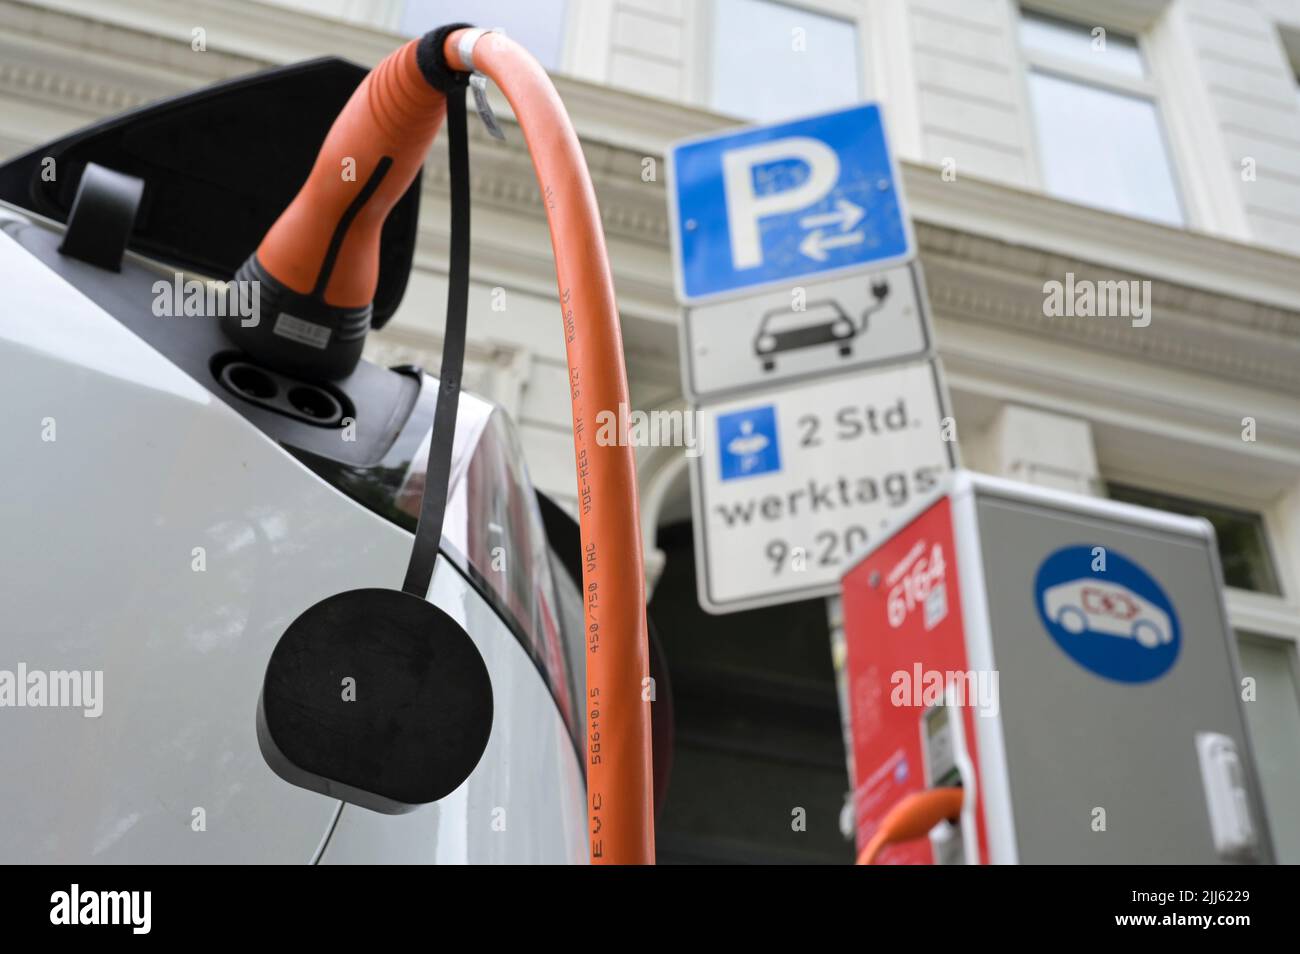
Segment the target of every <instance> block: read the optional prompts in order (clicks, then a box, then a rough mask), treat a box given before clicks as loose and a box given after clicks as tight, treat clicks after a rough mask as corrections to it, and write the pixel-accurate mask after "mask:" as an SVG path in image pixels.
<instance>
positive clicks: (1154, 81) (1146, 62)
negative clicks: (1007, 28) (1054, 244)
mask: <svg viewBox="0 0 1300 954" xmlns="http://www.w3.org/2000/svg"><path fill="white" fill-rule="evenodd" d="M1011 3H1012V7H1013V8H1014V9H1013V21H1012V40H1013V43H1014V45H1015V48H1016V50H1017V51H1018V54H1019V62H1020V67H1021V69H1020V86H1021V96H1022V97H1023V102H1024V107H1025V127H1026V128H1027V129H1028V131H1029V142H1028V143H1027V145H1028V147H1029V148H1028V155H1029V164H1030V169H1031V171H1032V173H1033V176H1034V185H1035V186H1036V188H1038V189H1039V191H1041V192H1043V193H1044V194H1046V195H1053V193H1051V192H1050V191H1049V190H1048V187H1047V177H1046V175H1045V170H1044V168H1043V157H1042V154H1041V152H1040V150H1039V147H1038V117H1037V116H1036V115H1035V113H1034V106H1033V103H1034V97H1033V93H1032V91H1031V89H1030V75H1031V74H1032V73H1033V72H1038V73H1042V74H1045V75H1047V76H1052V77H1055V78H1057V79H1063V80H1067V81H1069V82H1072V83H1077V84H1079V85H1080V86H1088V87H1091V88H1093V89H1099V90H1102V91H1104V92H1108V93H1114V94H1117V95H1121V96H1128V97H1131V98H1137V99H1143V100H1146V101H1148V102H1150V103H1151V105H1152V106H1153V107H1154V108H1155V113H1156V122H1157V132H1159V134H1160V139H1161V141H1162V142H1163V143H1164V147H1165V155H1166V157H1167V159H1168V166H1169V176H1170V179H1171V182H1172V185H1173V188H1174V195H1175V197H1176V198H1177V200H1178V208H1179V211H1180V212H1181V213H1182V222H1181V223H1180V224H1179V225H1171V224H1169V223H1165V222H1158V221H1156V220H1152V219H1148V218H1146V217H1145V216H1140V215H1136V214H1134V213H1132V212H1126V211H1123V210H1121V209H1114V208H1110V207H1107V206H1102V205H1097V206H1090V207H1091V208H1097V209H1100V210H1101V211H1104V212H1109V213H1111V214H1113V215H1122V216H1125V217H1126V218H1131V219H1137V220H1139V221H1144V222H1146V221H1156V224H1159V225H1164V226H1166V227H1167V228H1183V229H1189V228H1196V227H1200V226H1202V225H1203V223H1202V221H1201V218H1202V217H1201V214H1200V210H1199V208H1198V207H1197V203H1196V202H1195V201H1193V193H1192V189H1191V181H1190V178H1189V175H1188V171H1187V170H1186V169H1185V167H1184V158H1183V157H1182V156H1180V155H1179V154H1178V151H1177V150H1176V149H1175V144H1176V142H1177V138H1176V137H1175V136H1174V130H1173V128H1172V126H1171V124H1170V121H1169V115H1168V113H1169V110H1170V108H1171V104H1170V102H1169V97H1167V96H1165V95H1164V94H1163V91H1162V84H1161V82H1160V79H1159V75H1160V71H1159V70H1158V68H1157V56H1156V54H1155V53H1154V51H1153V49H1152V46H1153V44H1152V43H1151V40H1150V35H1149V31H1148V30H1147V29H1135V28H1131V27H1125V26H1115V25H1113V23H1112V22H1099V23H1091V24H1090V23H1088V21H1087V20H1085V19H1082V17H1083V16H1084V15H1085V13H1086V10H1084V9H1083V8H1080V9H1079V10H1078V11H1074V10H1073V9H1070V10H1061V9H1058V8H1055V7H1048V6H1046V5H1040V4H1036V3H1031V2H1024V3H1022V2H1016V0H1011ZM1026 15H1028V16H1031V17H1039V18H1045V19H1049V20H1056V21H1058V22H1061V23H1066V24H1071V25H1074V26H1078V27H1081V28H1083V29H1085V30H1087V31H1088V32H1089V33H1091V31H1092V30H1093V29H1095V28H1097V27H1101V28H1103V29H1104V30H1106V32H1107V35H1108V36H1109V34H1110V33H1111V32H1112V31H1113V32H1115V33H1117V34H1120V35H1122V36H1125V37H1128V38H1131V39H1132V40H1133V42H1134V44H1135V45H1136V46H1137V50H1138V55H1139V56H1140V57H1141V58H1142V64H1143V67H1144V75H1143V76H1141V77H1138V76H1130V75H1128V74H1125V73H1121V72H1119V71H1109V70H1106V69H1102V68H1090V67H1087V66H1084V65H1082V64H1080V63H1076V62H1073V61H1071V60H1065V59H1061V58H1058V57H1053V56H1050V55H1048V54H1045V53H1042V52H1041V51H1038V50H1034V49H1031V48H1030V47H1028V46H1026V45H1025V43H1024V40H1023V38H1022V30H1021V27H1022V24H1023V22H1024V20H1025V18H1026ZM1054 197H1055V196H1054ZM1061 201H1063V202H1073V201H1074V200H1072V199H1067V198H1061Z"/></svg>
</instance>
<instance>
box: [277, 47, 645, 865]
mask: <svg viewBox="0 0 1300 954" xmlns="http://www.w3.org/2000/svg"><path fill="white" fill-rule="evenodd" d="M430 36H432V37H434V38H435V39H441V40H442V51H443V56H444V58H445V61H446V65H447V66H449V67H450V68H451V69H452V70H456V71H461V72H470V71H472V70H473V71H478V72H481V73H483V74H485V75H487V76H488V77H489V78H491V79H492V80H493V81H495V82H496V84H497V86H498V87H499V88H500V89H501V91H502V92H503V93H504V94H505V96H506V99H507V100H508V101H509V102H510V105H511V107H512V109H513V111H514V114H515V118H516V119H517V121H518V123H519V126H520V128H521V129H522V130H523V135H524V139H525V141H526V142H527V145H528V149H529V152H530V154H531V156H532V160H533V166H534V168H535V170H536V173H537V181H538V184H539V185H540V187H541V194H542V203H543V205H544V206H545V209H546V217H547V221H548V223H549V225H550V231H551V244H552V248H553V250H554V254H555V268H556V277H557V280H558V285H559V295H560V307H561V309H562V313H563V330H564V341H565V347H566V350H567V354H568V361H569V395H570V398H571V400H572V405H573V437H574V450H575V463H576V470H577V490H578V507H579V523H580V526H581V534H582V573H583V596H584V602H585V614H586V657H587V658H586V663H587V665H586V671H587V698H586V707H585V711H584V722H585V731H586V735H587V766H586V769H587V798H588V810H589V822H590V858H591V861H592V862H594V863H607V864H608V863H613V864H652V863H653V862H654V821H653V815H652V810H653V795H652V781H653V776H652V761H651V745H650V738H651V736H650V702H649V696H650V693H649V673H650V667H649V655H648V648H647V642H646V620H645V573H644V569H643V567H642V556H641V534H640V518H639V515H638V504H637V486H636V461H635V457H634V452H633V449H632V448H631V447H630V446H628V442H626V441H619V442H617V443H613V444H604V443H601V442H598V441H597V440H596V434H597V431H598V427H597V414H599V413H600V412H601V411H608V412H613V413H617V411H618V409H619V407H621V406H624V405H627V404H628V403H629V401H628V387H627V372H626V369H625V366H624V363H623V340H622V334H621V330H620V327H619V316H618V308H617V305H616V303H615V299H614V285H613V279H612V276H611V271H610V266H609V259H608V256H607V254H606V251H605V237H604V232H603V230H602V228H601V221H600V213H599V210H598V208H597V206H596V195H595V191H594V190H593V188H592V185H591V178H590V176H589V174H588V172H587V165H586V162H585V160H584V159H583V155H582V149H581V147H580V145H579V142H578V137H577V134H576V133H575V132H574V129H573V125H572V123H571V122H570V121H569V117H568V114H567V113H566V111H565V109H564V105H563V103H561V102H560V98H559V95H558V94H557V93H556V91H555V87H554V86H553V85H552V83H551V81H550V78H549V77H548V76H547V75H546V71H545V70H543V69H542V67H541V66H540V65H539V64H538V63H537V61H536V60H535V59H533V57H532V56H531V55H529V53H528V52H527V51H526V50H524V49H523V48H522V47H521V46H519V45H518V44H517V43H515V42H514V41H513V40H511V39H509V38H508V37H506V36H504V35H503V34H501V33H495V32H484V31H481V30H469V29H463V28H462V29H455V30H452V31H450V32H447V28H444V29H443V30H442V31H435V33H434V34H431V35H430ZM426 39H427V38H426ZM423 42H425V41H419V40H413V41H411V42H410V43H407V44H406V45H404V46H403V47H401V48H400V49H398V50H397V51H396V52H394V53H392V54H391V55H390V56H388V57H387V58H386V59H385V60H384V61H383V62H381V63H380V64H379V65H378V66H377V67H375V69H374V70H372V71H371V73H370V74H369V75H368V76H367V77H366V79H365V80H363V81H362V84H361V86H360V87H358V89H357V91H356V92H355V93H354V94H353V96H352V98H351V99H350V100H349V101H348V103H347V105H346V106H345V107H344V109H343V112H342V113H340V115H339V117H338V119H337V120H336V121H335V123H334V126H333V128H332V129H331V130H330V133H329V135H328V136H327V137H326V140H325V142H324V144H323V145H322V147H321V150H320V153H319V155H318V157H317V160H316V164H315V166H314V167H313V168H312V172H311V176H310V177H309V179H308V181H307V182H306V183H305V184H304V186H303V188H302V190H301V191H300V192H299V194H298V196H297V197H296V198H295V199H294V201H293V203H292V204H290V206H289V207H288V208H287V209H286V210H285V212H284V213H283V215H281V217H280V219H279V220H278V221H277V222H276V223H275V225H274V226H273V227H272V228H271V230H270V231H269V232H268V233H267V235H266V237H265V239H264V240H263V241H262V244H261V245H260V246H259V247H258V250H257V253H256V262H257V263H259V264H260V267H261V268H262V269H264V271H265V272H266V273H267V274H268V275H269V276H271V277H272V278H274V279H275V280H278V282H280V283H281V284H282V285H283V286H285V287H286V288H287V289H288V290H289V292H286V294H288V293H290V292H291V293H293V294H298V295H304V296H306V295H312V296H315V299H317V300H319V302H320V303H321V304H322V307H326V308H339V309H355V308H362V307H365V306H367V305H368V304H369V303H370V301H371V299H372V298H373V297H374V292H375V287H376V284H377V281H378V270H379V239H380V232H381V230H382V227H383V222H384V219H385V218H386V217H387V215H388V212H389V210H390V209H391V208H392V207H393V205H395V204H396V203H397V201H398V199H400V198H401V196H402V194H403V193H404V192H405V191H406V189H407V188H408V187H409V186H410V183H411V181H412V180H413V179H414V177H415V175H416V173H417V171H418V170H419V167H420V165H421V163H422V162H423V161H424V156H425V153H426V152H427V151H428V149H429V146H430V144H431V143H432V141H433V138H434V135H435V134H436V132H437V129H438V126H439V125H440V123H441V121H442V118H443V116H444V115H445V110H446V102H445V100H444V99H443V95H442V93H441V92H439V91H437V90H436V89H434V87H433V86H432V85H430V82H429V81H428V80H427V79H426V74H425V73H424V72H423V70H422V66H423V65H427V64H422V62H421V60H420V57H421V56H422V55H425V54H426V53H427V49H426V50H423V51H421V49H420V44H421V43H423ZM467 60H472V62H468V61H467ZM456 95H463V94H462V93H461V92H460V91H457V93H456ZM349 169H350V170H351V172H352V175H351V176H350V177H349V176H347V175H345V174H343V173H346V172H347V171H348V170H349ZM357 354H358V355H359V349H358V350H357Z"/></svg>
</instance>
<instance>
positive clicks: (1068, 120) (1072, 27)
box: [1020, 11, 1184, 225]
mask: <svg viewBox="0 0 1300 954" xmlns="http://www.w3.org/2000/svg"><path fill="white" fill-rule="evenodd" d="M1020 42H1021V46H1022V48H1023V51H1024V56H1025V60H1026V62H1027V64H1028V67H1029V74H1028V84H1029V103H1030V108H1031V110H1032V113H1033V119H1034V125H1035V129H1036V131H1037V141H1038V160H1039V166H1040V169H1041V173H1042V178H1043V185H1044V186H1045V188H1046V189H1047V191H1048V192H1050V193H1051V194H1052V195H1055V196H1058V197H1060V198H1062V199H1068V200H1070V201H1072V202H1079V203H1082V204H1084V205H1092V206H1097V207H1100V208H1104V209H1110V210H1112V211H1115V212H1122V213H1125V214H1127V215H1133V216H1137V217H1139V218H1144V219H1151V220H1153V221H1156V222H1163V223H1165V224H1167V225H1182V224H1183V222H1184V217H1183V210H1182V205H1181V203H1180V201H1179V198H1178V187H1177V185H1176V183H1175V179H1174V171H1173V169H1174V167H1173V163H1172V162H1171V161H1170V156H1169V150H1168V146H1167V145H1166V143H1165V134H1164V128H1163V125H1162V123H1161V119H1160V109H1159V105H1158V103H1157V96H1156V88H1155V84H1154V83H1153V82H1152V80H1151V79H1150V76H1149V72H1148V70H1147V65H1146V63H1145V61H1144V60H1143V56H1142V51H1141V49H1140V47H1139V45H1138V42H1137V40H1136V39H1135V38H1134V37H1131V36H1125V35H1123V34H1120V33H1116V32H1113V31H1109V30H1103V28H1101V27H1090V26H1085V25H1083V24H1079V23H1072V22H1069V21H1066V20H1058V19H1056V18H1054V17H1047V16H1043V15H1041V14H1037V13H1031V12H1029V11H1022V13H1021V17H1020Z"/></svg>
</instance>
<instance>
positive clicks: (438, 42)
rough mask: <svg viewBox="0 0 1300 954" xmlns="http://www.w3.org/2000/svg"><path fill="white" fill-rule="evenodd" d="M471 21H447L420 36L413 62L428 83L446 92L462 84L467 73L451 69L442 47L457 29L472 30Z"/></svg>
mask: <svg viewBox="0 0 1300 954" xmlns="http://www.w3.org/2000/svg"><path fill="white" fill-rule="evenodd" d="M473 28H474V24H472V23H448V24H447V25H446V26H440V27H438V29H436V30H430V31H429V32H428V33H426V34H425V35H424V36H422V37H420V43H419V45H418V46H416V48H415V63H416V65H417V66H419V67H420V72H421V73H423V74H424V78H425V79H426V80H428V81H429V85H430V86H432V87H433V88H434V89H436V90H439V91H441V92H444V93H445V92H447V90H449V89H451V88H452V87H453V86H464V85H465V82H466V77H467V76H468V75H469V74H468V73H461V72H459V71H457V70H453V69H452V68H451V67H450V66H448V65H447V54H446V50H445V49H444V47H446V45H447V37H448V36H449V35H450V34H452V33H455V32H456V31H457V30H472V29H473Z"/></svg>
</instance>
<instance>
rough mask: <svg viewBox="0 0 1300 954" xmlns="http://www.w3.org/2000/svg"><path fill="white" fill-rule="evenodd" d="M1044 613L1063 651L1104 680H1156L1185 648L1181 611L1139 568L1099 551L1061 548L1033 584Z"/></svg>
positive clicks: (1045, 622)
mask: <svg viewBox="0 0 1300 954" xmlns="http://www.w3.org/2000/svg"><path fill="white" fill-rule="evenodd" d="M1034 590H1035V592H1036V594H1037V604H1038V614H1039V618H1040V619H1041V620H1042V623H1043V626H1044V628H1046V630H1047V632H1048V634H1049V635H1050V636H1051V637H1052V640H1053V641H1054V642H1055V643H1056V645H1058V646H1059V647H1060V648H1061V650H1062V652H1064V653H1065V654H1066V655H1067V656H1069V657H1070V658H1071V659H1073V660H1074V661H1075V662H1077V663H1078V664H1079V665H1080V666H1083V667H1084V668H1085V669H1088V670H1090V671H1092V672H1094V673H1096V674H1097V675H1099V676H1102V677H1104V678H1106V679H1113V680H1115V681H1116V682H1150V681H1151V680H1152V679H1158V678H1159V677H1161V676H1163V675H1164V674H1165V673H1166V672H1168V671H1169V668H1170V667H1171V666H1173V664H1174V662H1175V660H1177V658H1178V650H1179V646H1180V644H1181V634H1180V632H1179V624H1178V613H1177V612H1176V611H1175V609H1174V605H1173V603H1171V602H1170V600H1169V597H1168V596H1167V595H1165V591H1164V589H1163V588H1162V587H1161V586H1160V584H1159V583H1157V582H1156V581H1155V579H1154V578H1152V576H1151V575H1150V574H1149V573H1148V572H1147V571H1146V570H1144V569H1143V568H1142V567H1141V566H1139V565H1138V564H1137V563H1134V562H1133V561H1132V560H1130V559H1129V558H1128V557H1126V556H1124V555H1123V554H1120V553H1116V552H1115V551H1114V550H1110V551H1106V550H1105V549H1104V548H1101V547H1089V546H1070V547H1063V548H1061V549H1060V550H1057V551H1056V552H1054V553H1052V554H1051V555H1050V556H1048V557H1047V559H1045V560H1044V561H1043V563H1042V565H1041V566H1040V567H1039V568H1038V573H1037V574H1036V579H1035V581H1034Z"/></svg>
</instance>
